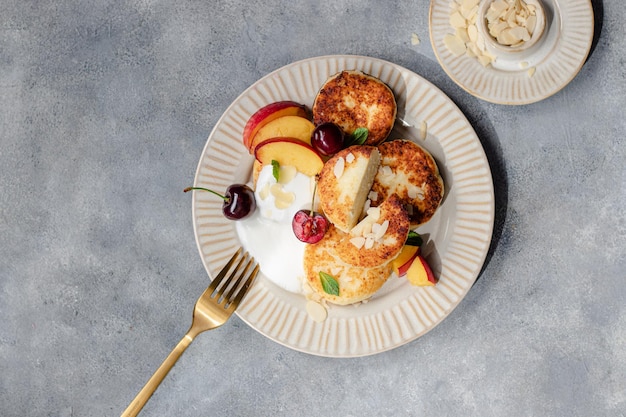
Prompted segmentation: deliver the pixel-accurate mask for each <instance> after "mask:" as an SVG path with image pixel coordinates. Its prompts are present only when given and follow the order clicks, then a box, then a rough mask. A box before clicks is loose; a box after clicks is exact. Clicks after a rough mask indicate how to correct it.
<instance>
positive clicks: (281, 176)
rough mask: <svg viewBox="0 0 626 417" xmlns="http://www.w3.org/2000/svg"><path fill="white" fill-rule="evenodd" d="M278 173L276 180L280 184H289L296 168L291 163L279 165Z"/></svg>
mask: <svg viewBox="0 0 626 417" xmlns="http://www.w3.org/2000/svg"><path fill="white" fill-rule="evenodd" d="M279 169H280V171H279V173H278V182H279V183H280V184H289V183H290V182H291V180H293V179H294V178H295V176H296V174H297V173H298V170H297V169H296V167H295V166H293V165H285V166H281V167H280V168H279Z"/></svg>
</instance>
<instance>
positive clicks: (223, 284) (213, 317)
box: [122, 248, 259, 417]
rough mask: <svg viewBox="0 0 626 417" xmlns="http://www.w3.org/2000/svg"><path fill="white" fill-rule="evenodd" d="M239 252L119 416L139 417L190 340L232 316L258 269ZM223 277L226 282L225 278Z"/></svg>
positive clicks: (215, 280)
mask: <svg viewBox="0 0 626 417" xmlns="http://www.w3.org/2000/svg"><path fill="white" fill-rule="evenodd" d="M242 252H243V249H241V248H239V250H237V252H235V254H234V255H233V257H232V258H230V260H229V261H228V263H227V264H226V265H225V266H224V268H223V269H222V270H221V271H220V272H219V274H217V276H216V277H215V279H214V280H213V281H212V282H211V285H209V287H208V288H207V289H206V290H205V291H204V292H203V293H202V295H201V296H200V298H199V299H198V301H197V302H196V305H195V307H194V310H193V319H192V322H191V327H190V328H189V330H188V331H187V334H185V336H184V337H183V338H182V340H181V341H180V342H178V345H176V347H175V348H174V350H172V352H171V353H170V354H169V355H168V356H167V358H165V360H164V361H163V363H162V364H161V366H159V369H157V370H156V372H155V373H154V375H152V377H151V378H150V379H149V380H148V382H146V385H144V387H143V388H142V389H141V391H139V394H137V396H136V397H135V399H134V400H133V402H131V403H130V405H129V406H128V408H126V410H125V411H124V412H123V413H122V417H130V416H136V415H137V414H139V412H140V411H141V409H142V408H143V406H144V405H145V404H146V403H147V402H148V400H149V399H150V397H151V396H152V393H154V391H155V390H156V389H157V387H158V386H159V384H160V383H161V381H163V379H164V378H165V376H166V375H167V373H168V372H169V371H170V369H172V367H173V366H174V364H175V363H176V361H177V360H178V358H179V357H180V355H182V354H183V352H184V351H185V349H187V346H189V345H190V344H191V342H192V341H193V339H194V338H195V337H196V336H197V335H198V334H200V333H202V332H204V331H207V330H211V329H215V328H216V327H219V326H221V325H222V324H224V323H226V321H227V320H228V319H229V317H230V316H231V315H232V314H233V312H234V311H235V309H236V308H237V306H238V305H239V303H240V302H241V300H242V299H243V297H244V296H245V295H246V292H247V291H248V289H249V288H250V286H251V285H252V281H254V278H255V277H256V276H257V274H258V273H259V265H258V264H257V263H256V262H255V261H254V258H252V257H250V256H249V255H248V252H245V253H244V254H243V256H241V253H242ZM240 256H241V258H240V259H239V262H238V263H237V265H236V266H235V268H234V269H233V270H232V272H231V273H230V274H229V271H230V269H231V267H232V266H233V264H234V263H235V262H236V261H237V258H239V257H240ZM246 259H247V262H246V263H245V266H243V270H242V272H241V273H240V274H239V276H237V277H236V275H237V273H238V272H239V271H240V270H241V268H242V265H244V262H245V261H246ZM252 265H254V267H253V268H252V271H251V272H250V273H249V274H248V271H249V270H250V268H251V267H252ZM246 274H248V275H247V278H245V277H246ZM227 275H228V278H226V276H227ZM225 278H226V279H225ZM244 278H245V279H244Z"/></svg>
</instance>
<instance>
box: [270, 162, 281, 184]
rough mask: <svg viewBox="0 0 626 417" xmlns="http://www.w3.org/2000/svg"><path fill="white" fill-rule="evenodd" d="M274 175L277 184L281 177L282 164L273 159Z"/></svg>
mask: <svg viewBox="0 0 626 417" xmlns="http://www.w3.org/2000/svg"><path fill="white" fill-rule="evenodd" d="M272 175H273V176H274V179H275V180H276V182H278V176H279V175H280V164H279V163H278V161H276V160H274V159H272Z"/></svg>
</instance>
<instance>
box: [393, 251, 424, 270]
mask: <svg viewBox="0 0 626 417" xmlns="http://www.w3.org/2000/svg"><path fill="white" fill-rule="evenodd" d="M419 250H420V247H419V246H411V245H404V247H403V248H402V251H401V252H400V254H399V255H398V256H397V257H396V258H395V259H394V260H393V261H391V266H392V268H393V272H395V273H396V275H397V276H399V277H401V276H403V275H405V274H406V271H407V270H408V269H409V267H410V266H411V263H412V262H413V260H414V259H415V257H416V256H417V255H418V254H419Z"/></svg>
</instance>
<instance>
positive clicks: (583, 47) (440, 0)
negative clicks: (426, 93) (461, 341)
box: [429, 0, 594, 105]
mask: <svg viewBox="0 0 626 417" xmlns="http://www.w3.org/2000/svg"><path fill="white" fill-rule="evenodd" d="M483 1H484V0H483ZM542 3H543V5H544V8H545V9H546V11H547V16H548V22H547V24H546V33H545V34H544V36H545V40H544V41H543V43H542V44H541V45H540V47H539V48H537V49H536V50H534V51H533V54H532V55H531V56H528V57H525V58H524V59H522V60H521V61H525V62H526V63H527V64H528V68H530V67H534V68H535V73H534V74H533V75H532V76H529V74H528V68H522V67H521V66H520V65H519V63H517V62H516V63H513V62H510V60H507V59H504V60H502V61H503V62H502V63H498V61H496V63H494V64H493V65H492V66H488V67H483V66H482V65H481V64H480V63H479V62H478V61H477V60H476V59H474V58H471V57H468V56H467V55H463V56H460V57H457V56H455V55H453V54H452V53H450V51H449V50H448V49H447V48H446V46H445V45H444V43H443V39H444V36H445V35H446V34H447V33H454V30H453V29H452V27H451V26H450V22H449V19H450V0H431V2H430V16H429V24H430V41H431V43H432V46H433V50H434V52H435V55H436V56H437V59H438V60H439V63H440V64H441V66H442V68H443V69H444V71H445V72H446V73H447V74H448V75H449V76H450V78H452V80H454V82H456V83H457V84H458V85H459V86H461V87H462V88H463V89H465V90H466V91H467V92H468V93H470V94H472V95H474V96H476V97H478V98H481V99H483V100H486V101H489V102H492V103H497V104H512V105H515V104H528V103H534V102H537V101H540V100H543V99H545V98H547V97H549V96H551V95H553V94H555V93H557V92H558V91H560V90H561V89H562V88H563V87H565V86H566V85H567V84H568V83H569V82H570V81H571V80H572V79H573V78H574V77H575V76H576V74H578V72H579V71H580V69H581V68H582V66H583V64H584V63H585V60H586V59H587V55H588V54H589V50H590V48H591V42H592V40H593V26H594V22H593V8H592V6H591V2H590V1H589V0H542Z"/></svg>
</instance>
